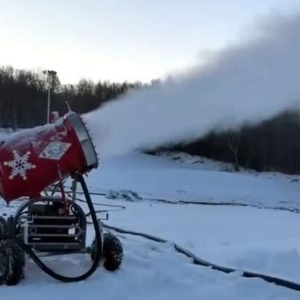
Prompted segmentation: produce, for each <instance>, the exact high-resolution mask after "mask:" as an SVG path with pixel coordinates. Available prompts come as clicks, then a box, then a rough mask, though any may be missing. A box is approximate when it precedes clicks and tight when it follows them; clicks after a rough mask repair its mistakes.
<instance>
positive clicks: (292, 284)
mask: <svg viewBox="0 0 300 300" xmlns="http://www.w3.org/2000/svg"><path fill="white" fill-rule="evenodd" d="M103 227H106V228H108V229H112V230H115V231H117V232H120V233H125V234H131V235H137V236H141V237H144V238H147V239H149V240H152V241H155V242H159V243H167V242H168V241H167V240H165V239H162V238H159V237H156V236H153V235H150V234H146V233H142V232H136V231H131V230H125V229H122V228H118V227H115V226H110V225H105V224H103ZM173 245H174V248H175V250H176V251H177V252H179V253H181V254H184V255H185V256H187V257H189V258H192V259H193V263H194V264H196V265H200V266H203V267H209V268H211V269H213V270H217V271H221V272H224V273H227V274H228V273H234V272H237V271H238V270H236V269H233V268H228V267H222V266H218V265H216V264H212V263H210V262H208V261H205V260H203V259H201V258H199V257H198V256H196V255H195V254H193V253H192V252H190V251H189V250H187V249H185V248H183V247H181V246H179V245H177V244H176V243H174V244H173ZM241 276H242V277H245V278H260V279H263V280H265V281H267V282H269V283H273V284H275V285H278V286H282V287H285V288H288V289H291V290H295V291H300V284H298V283H296V282H292V281H288V280H285V279H281V278H277V277H273V276H269V275H264V274H259V273H253V272H249V271H242V274H241Z"/></svg>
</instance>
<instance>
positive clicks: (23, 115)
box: [0, 66, 300, 174]
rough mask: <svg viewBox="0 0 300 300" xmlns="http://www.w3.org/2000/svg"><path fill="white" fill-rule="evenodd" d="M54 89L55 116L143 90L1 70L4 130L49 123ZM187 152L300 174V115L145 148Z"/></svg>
mask: <svg viewBox="0 0 300 300" xmlns="http://www.w3.org/2000/svg"><path fill="white" fill-rule="evenodd" d="M49 86H50V88H51V90H50V91H51V111H53V110H56V111H58V112H59V113H60V114H63V113H65V112H66V106H65V102H66V101H67V102H68V104H69V105H70V107H71V108H72V109H73V110H74V111H76V112H78V113H80V114H82V113H86V112H89V111H92V110H94V109H96V108H98V107H100V106H101V105H102V104H104V103H106V102H107V101H110V100H112V99H116V98H118V97H119V96H121V95H123V94H125V93H126V92H128V91H129V90H130V89H138V88H141V87H143V84H142V83H141V82H132V83H129V82H123V83H114V82H109V81H104V82H101V81H98V82H96V83H94V82H93V81H91V80H88V79H84V78H83V79H81V80H80V81H79V82H78V84H74V85H63V84H61V83H60V80H59V78H58V76H57V75H56V74H51V76H45V74H43V72H33V71H30V70H15V69H14V68H12V67H11V66H8V67H2V68H0V125H1V127H2V128H12V129H13V130H16V129H19V128H28V127H34V126H38V125H43V124H45V123H46V121H47V96H48V87H49ZM161 150H172V151H182V152H186V153H189V154H192V155H198V156H204V157H208V158H212V159H216V160H221V161H226V162H231V163H232V165H233V167H234V169H235V170H236V171H238V170H239V168H240V167H241V166H243V167H246V168H249V169H254V170H257V171H280V172H284V173H289V174H299V173H300V114H299V112H296V111H284V112H282V113H280V114H279V115H277V116H275V117H273V118H272V119H269V120H265V121H264V122H262V123H260V124H258V125H255V126H254V125H253V126H243V127H242V128H240V129H239V130H236V131H227V132H222V133H220V132H215V131H212V132H209V133H208V134H207V135H206V136H205V137H203V138H201V139H198V140H196V141H193V142H190V143H180V142H179V143H178V144H176V145H174V144H173V145H164V146H163V147H160V148H159V149H145V151H146V152H148V153H154V154H155V153H157V152H159V151H161Z"/></svg>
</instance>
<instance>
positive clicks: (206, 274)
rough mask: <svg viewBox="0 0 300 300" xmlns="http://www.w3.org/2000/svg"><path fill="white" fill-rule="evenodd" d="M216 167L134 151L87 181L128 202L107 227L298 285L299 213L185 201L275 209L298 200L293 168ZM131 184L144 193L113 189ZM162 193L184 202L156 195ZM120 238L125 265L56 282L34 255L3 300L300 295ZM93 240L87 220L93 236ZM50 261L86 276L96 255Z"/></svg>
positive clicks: (107, 200)
mask: <svg viewBox="0 0 300 300" xmlns="http://www.w3.org/2000/svg"><path fill="white" fill-rule="evenodd" d="M212 165H213V162H209V161H207V163H204V164H201V163H200V164H191V163H190V162H189V161H182V162H180V163H179V162H178V161H177V160H176V161H174V160H172V159H170V158H166V157H155V156H149V155H142V154H131V155H126V156H119V157H114V158H111V159H107V160H103V161H101V164H100V166H99V169H98V170H94V171H92V172H91V174H90V175H89V177H87V179H86V180H87V184H88V186H89V187H90V190H91V191H93V192H99V191H100V192H102V193H103V194H104V195H94V196H93V201H94V202H95V203H97V204H118V205H119V204H120V205H123V206H125V207H126V209H125V210H120V211H115V212H111V213H110V217H109V220H108V221H106V223H107V224H109V225H114V226H119V227H122V228H124V229H131V230H136V231H142V232H145V233H149V234H153V235H156V236H159V237H162V238H165V239H168V240H169V241H170V242H176V243H178V244H180V245H182V246H184V247H186V248H188V249H189V250H191V251H193V252H194V253H195V254H196V255H198V256H200V257H202V258H204V259H207V260H210V261H212V262H215V263H219V264H221V265H224V266H231V267H236V268H238V269H247V270H250V271H251V270H253V271H260V272H263V273H266V274H269V275H275V276H278V277H283V278H286V279H290V280H293V281H297V282H299V283H300V276H299V272H298V271H299V267H300V255H299V253H300V252H299V251H300V242H299V236H300V216H299V214H296V213H291V212H288V211H279V210H272V209H259V208H256V207H235V206H203V205H193V204H181V203H179V202H178V200H183V201H189V200H193V201H230V202H232V201H236V202H243V203H245V204H251V205H253V204H254V205H258V204H263V205H265V206H268V207H271V206H282V205H283V206H285V207H290V208H292V207H299V203H300V201H298V195H300V193H299V192H300V186H299V185H300V184H299V183H298V182H291V178H288V176H287V175H280V174H277V175H276V178H274V176H273V175H274V174H255V173H251V172H250V173H247V172H243V173H232V172H225V171H219V170H218V169H217V168H216V166H215V167H212ZM209 166H211V167H209ZM271 175H272V176H271ZM67 184H69V182H68V183H67ZM122 190H123V191H122ZM129 191H131V192H135V193H137V194H138V195H139V196H141V197H142V198H146V199H140V197H134V196H135V194H134V193H132V194H131V195H132V196H133V197H131V199H129V200H130V201H129V200H128V199H126V198H122V197H117V198H115V199H113V198H111V197H110V196H111V195H112V194H113V193H112V192H119V194H122V193H123V194H126V193H127V194H128V195H130V192H129ZM105 194H106V195H107V196H105ZM115 195H117V193H115ZM158 198H160V199H169V200H172V201H174V202H175V203H177V204H168V203H162V202H156V201H155V199H158ZM153 199H154V200H153ZM298 202H299V203H298ZM12 205H14V203H12ZM17 205H18V203H15V206H17ZM83 207H84V206H83ZM97 208H99V207H97ZM14 209H15V208H14V207H11V208H6V207H4V206H3V209H2V211H3V212H4V211H6V212H9V211H11V212H13V210H14ZM105 209H107V207H105ZM118 236H119V237H120V239H121V241H122V242H123V245H124V251H125V257H124V264H123V265H122V268H121V269H120V270H119V271H117V272H115V273H109V272H108V271H105V270H104V269H103V268H99V271H97V273H96V274H95V275H94V276H92V277H91V278H89V279H88V280H86V281H85V282H81V283H77V284H64V283H60V282H56V281H54V280H52V279H51V278H49V277H48V276H47V275H45V274H43V273H42V271H41V270H39V269H38V268H37V267H36V266H35V265H34V264H33V263H31V262H29V263H28V265H27V269H26V278H25V280H23V281H22V282H21V284H19V285H18V286H16V287H1V295H3V298H6V299H20V298H24V296H25V297H28V298H30V299H40V297H41V294H42V295H43V297H44V299H53V298H55V299H57V300H60V299H65V298H67V297H69V298H72V299H74V300H76V299H81V300H82V299H85V298H86V299H91V300H94V299H99V298H104V299H119V298H122V299H139V300H140V299H155V300H161V299H174V300H175V299H176V300H177V299H183V298H187V299H191V300H193V299H202V298H203V299H216V300H217V299H226V300H227V299H233V300H237V299H239V300H240V299H264V300H265V299H296V298H298V297H299V293H297V292H294V291H290V290H288V289H286V288H281V287H278V286H274V285H272V284H268V283H266V282H264V281H263V280H261V279H245V278H242V277H240V276H239V274H231V275H226V274H223V273H220V272H217V271H213V270H210V269H208V268H204V267H200V266H196V265H193V264H192V263H191V261H190V260H189V259H187V258H186V257H184V256H183V255H181V254H178V253H176V252H175V250H174V248H173V247H172V244H159V243H155V242H150V241H148V240H145V239H143V238H139V237H134V236H130V235H126V234H122V235H120V234H119V235H118ZM92 238H93V231H92V228H90V229H89V238H88V242H89V243H90V242H91V240H92ZM47 264H48V265H49V266H53V267H54V268H55V270H56V271H59V272H62V273H63V274H66V273H68V274H70V273H72V274H74V272H76V274H79V273H83V271H84V270H86V269H87V268H88V266H89V265H90V264H91V262H90V259H89V257H88V256H87V255H83V254H82V255H72V256H69V257H65V258H62V257H59V258H57V257H52V258H51V259H50V258H48V259H47ZM74 275H75V274H74Z"/></svg>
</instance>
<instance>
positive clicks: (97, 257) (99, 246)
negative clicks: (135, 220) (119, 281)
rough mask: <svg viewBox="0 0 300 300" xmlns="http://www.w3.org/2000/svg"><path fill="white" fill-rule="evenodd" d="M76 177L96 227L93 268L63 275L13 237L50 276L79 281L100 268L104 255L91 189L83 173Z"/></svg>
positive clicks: (65, 280)
mask: <svg viewBox="0 0 300 300" xmlns="http://www.w3.org/2000/svg"><path fill="white" fill-rule="evenodd" d="M76 179H77V180H78V181H80V183H81V186H82V189H83V191H84V195H85V197H86V202H87V204H88V207H89V210H90V212H91V217H92V220H93V224H94V229H95V235H96V245H97V249H96V253H95V257H94V261H93V264H92V266H91V268H90V269H89V270H88V271H87V272H86V273H84V274H82V275H80V276H76V277H67V276H63V275H60V274H58V273H55V272H54V271H53V270H51V269H50V268H48V267H47V266H46V265H45V264H44V263H43V262H42V261H41V260H40V259H39V257H38V256H37V255H36V254H35V253H34V252H33V250H32V249H31V248H30V247H29V246H28V245H26V244H25V243H24V242H23V241H22V240H20V239H17V238H15V237H14V238H11V239H13V240H14V241H15V242H17V243H18V244H19V245H20V246H21V247H22V249H23V250H24V251H25V252H26V253H27V254H28V255H29V256H30V257H31V258H32V260H33V261H34V262H35V263H36V264H37V265H38V266H39V267H40V268H41V269H42V270H43V271H44V272H45V273H47V274H48V275H49V276H51V277H52V278H54V279H56V280H59V281H62V282H78V281H83V280H85V279H87V278H88V277H90V276H91V275H92V274H93V273H94V272H95V271H96V270H97V268H98V265H99V262H100V259H101V256H102V238H101V231H100V227H99V223H98V219H97V215H96V212H95V209H94V207H93V203H92V200H91V196H90V195H89V191H88V188H87V186H86V183H85V181H84V178H83V176H82V175H81V174H79V173H78V174H76Z"/></svg>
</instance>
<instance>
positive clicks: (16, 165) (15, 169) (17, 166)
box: [4, 150, 36, 180]
mask: <svg viewBox="0 0 300 300" xmlns="http://www.w3.org/2000/svg"><path fill="white" fill-rule="evenodd" d="M30 154H31V152H30V151H27V152H26V154H23V155H22V156H21V155H20V154H19V153H18V151H17V150H13V155H14V158H13V160H10V161H5V162H4V166H8V167H10V168H11V173H10V176H9V179H14V177H16V176H17V175H20V176H21V177H22V178H23V180H27V171H28V170H32V169H35V168H36V165H34V164H31V163H30V162H28V160H29V155H30Z"/></svg>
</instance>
